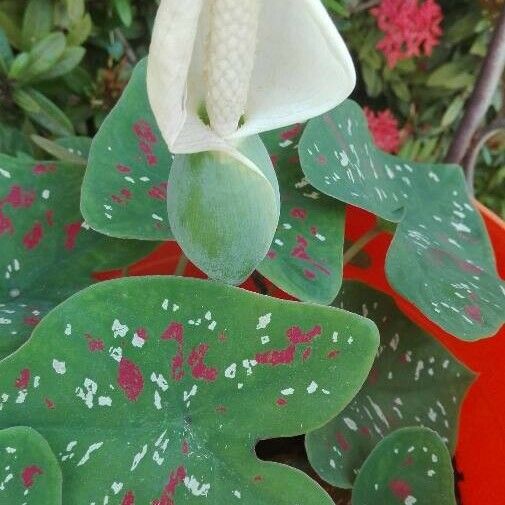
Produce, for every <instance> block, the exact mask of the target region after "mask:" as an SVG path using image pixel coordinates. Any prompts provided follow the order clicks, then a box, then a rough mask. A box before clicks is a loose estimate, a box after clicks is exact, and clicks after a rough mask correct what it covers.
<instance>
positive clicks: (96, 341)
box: [0, 277, 378, 505]
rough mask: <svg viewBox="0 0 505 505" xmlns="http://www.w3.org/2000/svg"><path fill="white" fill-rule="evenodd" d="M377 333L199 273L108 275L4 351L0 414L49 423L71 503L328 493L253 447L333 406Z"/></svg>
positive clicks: (315, 497)
mask: <svg viewBox="0 0 505 505" xmlns="http://www.w3.org/2000/svg"><path fill="white" fill-rule="evenodd" d="M335 332H339V334H340V335H341V336H342V339H341V340H340V341H339V342H338V343H336V342H334V339H333V335H334V333H335ZM377 345H378V334H377V329H376V327H375V325H374V324H373V323H372V322H371V321H369V320H367V319H364V318H362V317H360V316H357V315H354V314H350V313H347V312H345V311H342V310H339V309H334V308H328V307H321V306H316V305H305V304H300V303H294V302H287V301H281V300H276V299H272V298H268V297H264V296H261V295H257V294H254V293H249V292H247V291H243V290H240V289H237V288H232V287H227V286H224V285H221V284H217V283H213V282H209V281H200V280H195V279H183V278H177V277H148V278H129V279H121V280H117V281H110V282H104V283H100V284H97V285H95V286H92V287H90V288H87V289H86V290H84V291H82V292H80V293H78V294H77V295H75V296H73V297H72V298H70V299H69V300H67V301H65V302H64V303H63V304H61V305H60V306H59V307H57V308H56V309H54V310H53V311H52V312H51V313H50V314H48V315H47V316H46V318H45V319H44V320H43V321H42V322H41V323H40V325H39V326H38V327H37V329H36V330H35V331H34V333H33V336H32V338H31V339H30V341H29V342H28V344H27V345H25V346H24V347H22V348H21V349H20V350H19V351H18V352H16V353H15V354H13V355H11V356H9V357H8V358H6V359H5V360H4V361H2V362H1V363H0V427H9V426H13V425H17V424H19V423H20V422H22V423H24V424H27V425H31V426H33V427H35V428H36V429H37V430H38V431H39V432H40V433H41V434H42V435H43V436H45V437H46V438H47V440H48V442H49V444H50V446H51V447H52V449H53V451H54V453H55V454H58V457H59V460H60V462H61V466H62V472H63V496H64V500H63V501H64V503H65V505H82V504H88V503H93V502H94V503H100V504H102V503H104V501H105V502H106V503H108V505H125V504H128V505H133V504H135V505H141V504H147V503H153V504H157V505H160V504H171V503H176V504H177V505H185V504H191V505H197V504H198V503H201V501H202V499H203V498H204V497H206V498H207V500H208V502H209V503H231V504H233V503H242V504H245V505H267V504H268V505H274V504H275V505H281V504H286V505H288V504H289V505H293V504H300V505H302V504H303V505H323V504H326V505H330V504H331V500H330V498H329V497H328V496H327V495H326V493H325V492H324V491H323V490H322V489H321V488H320V487H319V486H317V485H316V484H315V483H314V482H313V481H311V480H310V479H309V478H308V477H307V476H306V475H304V474H302V473H301V472H300V471H297V470H294V469H290V468H288V467H285V466H283V465H278V464H275V463H266V462H261V461H260V460H258V459H257V458H256V457H255V455H254V446H255V444H256V442H257V441H258V440H260V439H265V438H272V437H279V436H292V435H296V434H301V433H304V432H306V431H307V430H313V429H315V428H317V427H318V426H321V425H322V424H324V423H325V422H327V421H328V420H329V419H330V418H331V417H333V416H335V415H336V414H337V413H338V412H339V411H340V410H341V409H342V408H343V407H344V406H345V405H346V404H347V403H348V402H349V401H350V400H351V399H352V397H353V396H354V395H355V394H356V393H357V391H358V390H359V388H360V387H361V385H362V384H363V381H364V380H365V378H366V375H367V374H368V371H369V370H370V366H371V364H372V362H373V357H374V355H375V353H376V351H377ZM337 355H338V357H337V358H336V356H337ZM63 425H64V426H65V427H64V428H62V426H63Z"/></svg>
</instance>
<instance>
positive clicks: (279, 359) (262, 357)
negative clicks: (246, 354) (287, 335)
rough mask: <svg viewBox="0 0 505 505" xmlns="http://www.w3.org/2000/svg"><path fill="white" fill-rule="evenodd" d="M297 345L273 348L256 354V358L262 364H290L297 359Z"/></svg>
mask: <svg viewBox="0 0 505 505" xmlns="http://www.w3.org/2000/svg"><path fill="white" fill-rule="evenodd" d="M295 352H296V346H294V345H290V346H288V347H287V348H286V349H280V350H277V349H272V350H271V351H266V352H261V353H258V354H256V356H255V358H254V359H255V360H256V361H257V362H258V363H259V364H260V365H271V366H277V365H289V364H290V363H293V360H294V359H295Z"/></svg>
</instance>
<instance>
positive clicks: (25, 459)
mask: <svg viewBox="0 0 505 505" xmlns="http://www.w3.org/2000/svg"><path fill="white" fill-rule="evenodd" d="M0 401H1V400H0ZM0 503H2V504H5V505H61V503H62V502H61V470H60V467H59V465H58V461H57V460H56V457H55V455H54V454H53V453H52V452H51V448H50V447H49V444H48V443H47V442H46V441H45V440H44V439H43V438H42V437H41V436H40V435H39V434H38V433H37V432H36V431H35V430H33V429H31V428H24V427H15V428H9V429H6V430H2V431H0Z"/></svg>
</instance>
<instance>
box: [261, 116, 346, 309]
mask: <svg viewBox="0 0 505 505" xmlns="http://www.w3.org/2000/svg"><path fill="white" fill-rule="evenodd" d="M302 131H303V129H302V126H301V125H295V126H293V127H290V128H284V129H281V130H276V131H273V132H269V133H266V134H263V135H262V138H263V141H264V142H265V145H266V146H267V149H268V151H269V153H270V156H271V158H272V161H273V163H274V166H275V169H276V173H277V178H278V180H279V186H280V191H281V202H282V203H281V216H280V219H279V225H278V227H277V232H276V233H275V237H274V240H273V243H272V245H271V247H270V251H269V252H268V254H267V257H266V258H265V259H264V260H263V262H262V263H261V264H260V266H259V267H258V270H259V271H260V272H261V274H262V275H264V276H265V277H267V278H268V279H269V280H270V281H272V282H273V283H274V284H276V285H277V286H279V287H280V288H282V289H283V290H284V291H286V292H287V293H289V294H290V295H293V296H295V297H296V298H298V299H300V300H303V301H309V302H315V303H323V304H328V303H331V302H332V301H333V300H334V299H335V297H336V296H337V293H338V290H339V289H340V286H341V283H342V251H343V241H344V206H343V205H340V204H338V203H336V202H335V201H334V200H332V199H331V198H328V197H327V196H326V195H323V194H321V193H320V192H319V191H315V190H314V188H313V187H312V186H310V185H309V184H308V182H307V181H306V180H305V178H304V175H303V172H302V170H301V168H300V161H299V159H298V141H299V139H300V136H301V133H302Z"/></svg>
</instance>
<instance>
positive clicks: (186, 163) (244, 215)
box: [168, 136, 280, 284]
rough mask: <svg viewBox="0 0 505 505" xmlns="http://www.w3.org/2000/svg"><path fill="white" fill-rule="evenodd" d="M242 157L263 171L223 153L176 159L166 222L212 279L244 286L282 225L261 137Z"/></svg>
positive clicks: (245, 144) (243, 147)
mask: <svg viewBox="0 0 505 505" xmlns="http://www.w3.org/2000/svg"><path fill="white" fill-rule="evenodd" d="M238 148H239V150H240V152H241V154H243V155H244V156H245V157H247V158H248V159H249V160H251V161H253V162H254V163H255V165H256V167H258V169H260V171H255V170H252V169H251V168H250V167H249V166H247V165H246V164H244V163H242V162H240V161H239V160H237V159H236V158H234V157H231V156H228V155H226V154H224V153H218V152H206V153H198V154H188V155H178V156H176V157H175V160H174V163H173V165H172V170H171V171H170V179H169V186H170V189H171V191H172V196H171V197H170V199H169V200H168V217H169V221H170V227H171V228H172V232H173V234H174V237H175V238H176V239H177V242H178V243H179V245H180V246H181V248H182V250H183V251H184V253H185V254H186V255H187V256H188V258H189V259H190V260H191V261H192V262H193V263H194V264H195V265H196V266H197V267H199V268H200V269H201V270H202V271H204V272H205V273H206V274H207V275H209V277H211V278H213V279H217V280H220V281H224V282H227V283H229V284H240V283H241V282H243V281H244V280H245V279H246V278H247V277H249V275H250V274H251V273H252V272H253V271H254V269H255V268H256V267H257V266H258V264H259V263H260V262H261V260H262V259H263V258H264V257H265V255H266V254H267V252H268V249H269V247H270V244H271V243H272V239H273V235H274V232H275V230H276V228H277V223H278V221H279V209H280V198H279V186H278V183H277V179H276V176H275V172H274V169H273V166H272V163H271V161H270V158H269V156H268V152H267V150H266V149H265V146H264V145H263V143H262V142H261V139H260V138H259V137H258V136H255V137H249V138H247V139H244V140H243V141H242V142H241V144H240V146H238Z"/></svg>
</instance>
